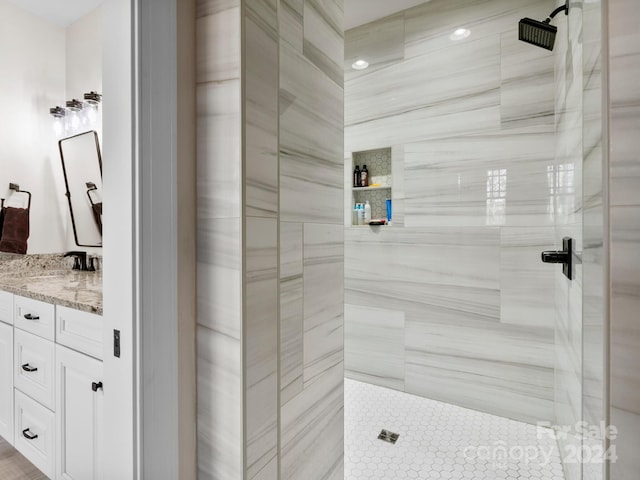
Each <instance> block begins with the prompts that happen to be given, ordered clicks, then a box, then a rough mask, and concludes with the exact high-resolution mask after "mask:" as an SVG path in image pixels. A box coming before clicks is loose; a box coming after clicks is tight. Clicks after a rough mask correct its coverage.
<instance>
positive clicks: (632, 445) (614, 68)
mask: <svg viewBox="0 0 640 480" xmlns="http://www.w3.org/2000/svg"><path fill="white" fill-rule="evenodd" d="M608 8H609V31H610V39H611V40H610V66H609V68H610V85H609V94H610V98H611V105H610V106H611V111H610V117H611V124H610V144H611V145H610V169H609V174H610V177H611V186H610V191H611V209H610V225H611V246H610V250H611V253H610V255H611V258H610V262H611V265H610V276H611V310H610V350H611V365H610V369H611V374H610V375H611V380H610V381H611V387H610V389H611V391H610V393H611V423H612V424H614V425H616V426H617V427H618V429H619V433H618V437H617V439H616V440H615V442H614V443H615V445H616V446H617V448H618V455H619V457H620V458H619V459H618V461H617V462H616V463H614V464H612V465H611V480H626V479H629V478H634V477H636V476H637V474H638V471H640V460H639V458H640V457H639V456H638V449H639V448H640V400H639V399H640V375H639V374H638V368H637V366H638V365H639V364H640V329H639V328H638V325H639V322H638V321H637V318H638V311H639V310H640V281H639V279H640V262H639V261H638V259H639V258H640V257H639V255H638V248H639V245H640V221H639V220H638V219H640V194H639V193H638V192H639V191H640V190H639V189H638V180H639V178H638V177H639V175H640V161H639V160H638V151H639V150H640V136H639V135H638V131H639V130H638V128H639V126H640V88H639V87H638V81H637V78H638V72H639V71H640V47H639V45H640V44H639V42H638V39H639V38H640V30H639V29H638V26H639V25H640V12H639V11H638V8H637V5H636V3H635V2H634V1H633V0H611V1H610V2H609V5H608Z"/></svg>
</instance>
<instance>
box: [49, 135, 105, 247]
mask: <svg viewBox="0 0 640 480" xmlns="http://www.w3.org/2000/svg"><path fill="white" fill-rule="evenodd" d="M88 133H93V138H94V140H95V144H96V152H97V153H98V166H99V167H100V179H101V180H102V153H101V152H100V142H99V141H98V132H96V131H95V130H87V131H86V132H82V133H78V134H77V135H72V136H70V137H66V138H62V139H60V140H58V150H59V151H60V162H61V163H62V173H63V175H64V186H65V188H66V191H65V194H64V195H65V197H67V202H68V203H69V213H70V214H71V225H72V226H73V238H74V239H75V241H76V245H77V246H78V247H100V248H102V244H99V245H86V244H82V243H80V242H79V241H78V230H77V229H76V219H75V217H74V215H73V206H72V204H71V190H69V179H68V177H67V167H66V166H65V164H64V154H63V152H62V142H64V141H65V140H70V139H72V138H76V137H79V136H81V135H87V134H88Z"/></svg>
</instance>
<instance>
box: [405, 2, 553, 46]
mask: <svg viewBox="0 0 640 480" xmlns="http://www.w3.org/2000/svg"><path fill="white" fill-rule="evenodd" d="M554 8H555V3H554V1H553V0H537V1H536V0H491V1H474V2H469V1H467V0H432V1H431V2H427V3H425V4H423V5H418V6H417V7H415V8H412V9H409V10H407V12H406V18H407V22H406V34H405V35H406V39H405V42H406V56H407V57H413V56H417V55H424V54H425V53H430V52H434V51H437V50H440V49H442V48H446V47H447V46H449V45H451V43H452V41H451V39H450V38H449V36H450V35H451V34H452V33H453V32H454V31H455V30H456V29H457V28H460V27H464V28H468V29H469V30H471V36H470V37H469V40H470V39H478V38H484V37H487V36H491V35H494V34H495V33H496V32H504V31H507V30H511V29H513V28H514V27H517V25H518V21H519V20H520V19H521V18H522V17H530V18H534V19H537V20H543V19H544V18H546V17H547V15H548V14H549V13H551V11H552V10H553V9H554ZM463 42H464V41H463Z"/></svg>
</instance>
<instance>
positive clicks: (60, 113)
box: [49, 107, 67, 137]
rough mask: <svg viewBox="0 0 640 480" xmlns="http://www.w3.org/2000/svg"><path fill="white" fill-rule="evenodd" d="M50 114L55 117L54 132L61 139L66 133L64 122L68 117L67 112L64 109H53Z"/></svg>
mask: <svg viewBox="0 0 640 480" xmlns="http://www.w3.org/2000/svg"><path fill="white" fill-rule="evenodd" d="M49 113H50V114H51V115H52V116H53V131H54V132H55V134H56V136H57V137H59V136H60V135H62V132H64V127H65V125H64V123H65V122H64V120H65V117H66V116H67V111H66V110H65V109H64V108H62V107H53V108H50V109H49Z"/></svg>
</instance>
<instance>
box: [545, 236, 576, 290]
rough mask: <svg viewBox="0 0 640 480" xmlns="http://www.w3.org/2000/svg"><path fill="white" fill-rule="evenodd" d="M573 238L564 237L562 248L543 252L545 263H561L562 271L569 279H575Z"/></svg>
mask: <svg viewBox="0 0 640 480" xmlns="http://www.w3.org/2000/svg"><path fill="white" fill-rule="evenodd" d="M572 257H573V239H572V238H570V237H564V238H563V239H562V250H549V251H546V252H542V261H543V262H544V263H561V264H562V273H564V276H565V277H567V278H568V279H569V280H572V279H573V258H572Z"/></svg>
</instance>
